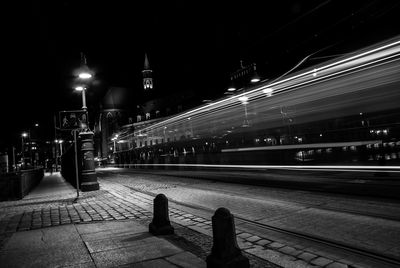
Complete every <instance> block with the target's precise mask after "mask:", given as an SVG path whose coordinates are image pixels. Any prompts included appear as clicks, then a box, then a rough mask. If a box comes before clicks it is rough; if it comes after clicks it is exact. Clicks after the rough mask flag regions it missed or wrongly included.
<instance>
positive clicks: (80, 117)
mask: <svg viewBox="0 0 400 268" xmlns="http://www.w3.org/2000/svg"><path fill="white" fill-rule="evenodd" d="M59 116H60V117H59V118H60V128H61V129H62V130H71V129H77V128H86V127H87V124H88V113H87V111H85V110H76V111H61V112H59Z"/></svg>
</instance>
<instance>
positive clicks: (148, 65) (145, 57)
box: [144, 53, 150, 70]
mask: <svg viewBox="0 0 400 268" xmlns="http://www.w3.org/2000/svg"><path fill="white" fill-rule="evenodd" d="M144 70H150V64H149V59H148V58H147V53H144Z"/></svg>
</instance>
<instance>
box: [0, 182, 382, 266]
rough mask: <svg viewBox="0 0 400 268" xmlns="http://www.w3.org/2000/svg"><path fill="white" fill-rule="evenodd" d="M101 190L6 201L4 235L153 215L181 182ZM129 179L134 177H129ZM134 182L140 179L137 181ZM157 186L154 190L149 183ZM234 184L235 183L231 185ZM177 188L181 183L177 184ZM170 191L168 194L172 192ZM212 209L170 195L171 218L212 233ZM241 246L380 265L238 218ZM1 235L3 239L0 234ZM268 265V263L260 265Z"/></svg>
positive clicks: (291, 258) (308, 261)
mask: <svg viewBox="0 0 400 268" xmlns="http://www.w3.org/2000/svg"><path fill="white" fill-rule="evenodd" d="M99 182H100V187H101V190H100V191H95V192H88V193H82V195H81V197H80V198H79V199H78V200H75V198H74V197H73V196H68V197H66V198H65V197H57V196H52V197H51V198H49V199H48V200H43V199H42V200H30V201H29V202H24V201H23V200H21V201H13V202H2V203H0V212H1V214H0V215H1V218H0V238H3V240H4V238H6V237H7V236H8V235H10V234H12V233H13V232H17V231H24V230H30V229H36V228H43V227H49V226H57V225H61V224H71V223H82V222H93V221H104V220H106V221H107V220H124V219H136V220H147V221H149V220H150V218H151V216H152V210H153V199H154V196H155V194H156V193H157V191H156V190H159V191H161V192H162V191H164V190H166V189H168V188H171V187H172V188H175V187H174V186H171V185H168V184H166V183H159V184H151V183H150V182H148V183H147V185H146V183H144V182H143V181H134V180H127V179H126V178H124V184H125V185H123V184H122V183H121V181H119V180H115V179H114V178H113V179H101V178H99ZM128 182H129V183H128ZM132 185H136V188H135V187H132ZM150 188H151V189H152V191H149V189H150ZM228 188H229V187H228ZM175 190H177V189H175ZM167 196H168V195H167ZM211 216H212V211H207V210H199V209H198V208H194V207H190V206H189V207H188V206H185V205H182V204H179V202H178V203H176V202H171V201H170V217H171V221H173V222H175V223H177V224H179V225H182V226H185V227H187V228H190V229H191V230H194V231H197V232H199V233H201V234H204V235H206V236H208V237H212V226H211ZM236 231H237V239H238V244H239V246H240V247H241V248H242V249H243V250H244V252H245V253H247V254H251V256H256V257H258V258H260V259H262V260H267V261H270V262H272V263H274V264H277V265H279V266H282V267H327V268H337V267H376V265H374V264H373V263H371V264H369V266H368V265H366V264H365V262H363V260H362V259H357V258H356V257H354V256H348V257H347V258H344V257H343V256H342V255H340V254H335V252H334V251H332V250H331V251H329V250H327V249H326V248H315V247H312V246H310V245H304V244H301V243H299V242H298V241H295V240H285V238H284V237H279V236H274V235H271V234H270V235H266V234H265V232H264V231H260V230H257V228H254V227H251V226H247V225H246V224H245V223H242V222H240V220H236ZM0 241H1V240H0ZM260 267H262V266H260Z"/></svg>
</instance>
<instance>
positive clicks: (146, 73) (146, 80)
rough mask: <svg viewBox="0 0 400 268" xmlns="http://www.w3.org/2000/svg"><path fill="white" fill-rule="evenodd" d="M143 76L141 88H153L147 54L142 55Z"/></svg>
mask: <svg viewBox="0 0 400 268" xmlns="http://www.w3.org/2000/svg"><path fill="white" fill-rule="evenodd" d="M142 74H143V88H144V90H145V91H146V90H149V89H152V88H153V70H151V69H150V64H149V59H148V58H147V54H144V69H143V71H142Z"/></svg>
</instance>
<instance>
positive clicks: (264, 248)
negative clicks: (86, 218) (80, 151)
mask: <svg viewBox="0 0 400 268" xmlns="http://www.w3.org/2000/svg"><path fill="white" fill-rule="evenodd" d="M97 174H98V177H99V178H100V182H101V183H102V185H103V187H106V188H107V187H113V188H114V191H115V192H116V193H117V195H119V196H120V197H121V198H125V199H126V200H129V199H130V198H132V200H133V199H136V200H134V203H135V204H137V205H138V206H139V207H144V208H145V207H147V206H149V205H150V204H151V199H152V198H150V197H149V196H146V194H150V195H152V196H154V195H156V194H159V193H163V194H165V195H166V196H167V197H168V199H169V200H170V207H171V209H170V214H171V217H172V219H173V220H174V219H176V220H178V221H183V222H185V221H186V222H187V223H188V225H195V226H196V227H195V229H197V230H199V231H202V230H203V231H204V233H207V230H208V234H211V232H210V230H211V226H210V219H211V216H212V213H213V211H215V210H216V209H217V208H219V207H226V208H228V209H229V210H230V211H231V212H232V213H233V214H234V215H235V217H236V218H237V220H236V222H237V228H236V229H237V233H238V238H239V245H240V246H241V247H242V249H245V251H246V252H248V253H252V254H254V255H256V256H259V257H261V258H266V259H268V260H269V261H272V262H274V263H276V264H278V265H282V266H286V267H289V266H290V263H291V262H292V263H294V262H296V263H297V264H299V265H300V264H301V265H317V266H321V267H325V266H326V267H346V265H352V266H355V267H357V266H359V267H377V266H376V265H377V263H374V262H373V261H370V260H367V259H365V258H361V257H357V256H356V255H348V256H343V255H342V254H343V253H342V252H340V251H338V250H337V249H331V248H329V247H324V248H321V247H318V246H312V245H310V242H304V241H301V239H299V240H298V241H294V240H293V239H290V238H287V237H286V236H285V235H282V234H281V235H279V234H276V233H275V234H271V233H270V231H267V230H265V229H263V228H257V227H256V225H254V224H249V222H246V221H242V220H241V219H243V220H250V221H253V222H254V223H258V224H262V225H267V226H271V227H275V228H281V229H285V230H289V231H294V232H296V233H300V234H305V235H311V236H313V237H318V238H323V239H326V240H328V241H333V242H335V243H338V244H343V245H347V246H352V247H354V248H357V249H361V250H364V251H368V252H372V253H376V254H379V255H383V256H386V257H389V258H393V259H396V260H398V259H399V258H400V243H399V241H400V239H399V237H400V221H399V216H398V215H400V206H399V204H398V203H397V202H396V201H391V200H388V199H386V200H384V199H377V198H366V197H351V196H345V195H338V194H327V193H317V192H307V191H300V190H293V189H292V190H285V189H277V188H266V187H259V186H250V185H241V184H230V183H224V182H215V181H209V180H200V179H188V178H183V177H173V176H163V175H161V173H159V174H156V175H152V174H146V171H144V172H143V171H140V170H139V171H135V170H128V169H113V168H109V169H98V170H97ZM138 196H141V198H139V199H138ZM174 209H178V210H179V211H184V212H187V213H186V214H182V215H180V214H177V213H178V212H179V211H178V210H174ZM184 212H183V213H184ZM185 215H186V216H187V217H185ZM189 215H190V216H189ZM196 218H197V220H196ZM203 219H204V220H203ZM207 219H208V220H207ZM194 222H195V223H194ZM276 259H281V260H282V259H283V260H284V261H283V262H282V261H281V260H276ZM380 265H381V264H380ZM388 267H390V266H388ZM393 267H394V266H393Z"/></svg>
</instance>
